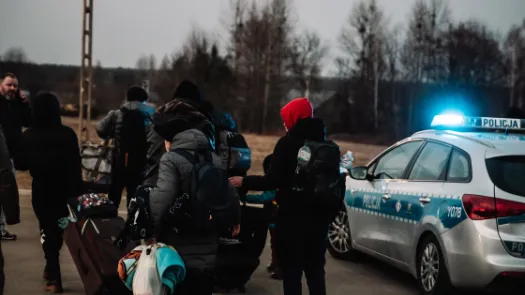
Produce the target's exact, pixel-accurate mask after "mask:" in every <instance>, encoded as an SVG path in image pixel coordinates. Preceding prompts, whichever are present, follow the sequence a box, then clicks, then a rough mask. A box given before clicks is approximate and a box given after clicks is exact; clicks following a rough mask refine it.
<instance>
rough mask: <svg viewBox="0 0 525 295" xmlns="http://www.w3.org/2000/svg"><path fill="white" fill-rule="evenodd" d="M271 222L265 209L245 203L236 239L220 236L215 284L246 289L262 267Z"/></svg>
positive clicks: (227, 287)
mask: <svg viewBox="0 0 525 295" xmlns="http://www.w3.org/2000/svg"><path fill="white" fill-rule="evenodd" d="M267 233H268V221H267V217H266V213H265V211H264V209H263V208H259V207H252V206H250V205H243V206H242V208H241V231H240V233H239V236H238V237H236V238H232V237H228V236H223V237H221V238H220V239H219V249H218V251H217V262H216V266H215V274H214V283H215V287H218V288H220V289H224V290H225V291H231V290H234V289H236V290H238V291H240V292H245V290H246V288H245V285H246V283H247V282H248V281H249V280H250V278H251V276H252V274H253V272H254V271H255V270H256V269H257V267H259V264H260V260H259V257H260V256H261V254H262V252H263V250H264V246H265V245H266V236H267Z"/></svg>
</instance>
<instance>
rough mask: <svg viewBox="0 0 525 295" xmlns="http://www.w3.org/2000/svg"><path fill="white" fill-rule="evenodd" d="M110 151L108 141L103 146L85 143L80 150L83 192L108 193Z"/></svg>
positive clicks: (109, 183)
mask: <svg viewBox="0 0 525 295" xmlns="http://www.w3.org/2000/svg"><path fill="white" fill-rule="evenodd" d="M111 149H112V147H111V146H110V145H109V141H104V142H103V144H101V145H99V144H93V143H87V144H84V145H82V146H81V148H80V158H81V162H82V179H83V181H84V191H85V192H93V193H108V192H109V188H110V186H111V152H110V151H111Z"/></svg>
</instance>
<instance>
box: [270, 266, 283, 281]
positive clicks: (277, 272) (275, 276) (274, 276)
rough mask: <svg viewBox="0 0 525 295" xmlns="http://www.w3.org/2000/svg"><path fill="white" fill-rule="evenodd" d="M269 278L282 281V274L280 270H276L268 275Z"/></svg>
mask: <svg viewBox="0 0 525 295" xmlns="http://www.w3.org/2000/svg"><path fill="white" fill-rule="evenodd" d="M270 278H272V279H274V280H282V279H283V272H282V271H281V269H280V268H276V269H275V270H274V272H273V273H272V274H271V275H270Z"/></svg>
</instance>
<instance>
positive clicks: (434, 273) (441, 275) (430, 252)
mask: <svg viewBox="0 0 525 295" xmlns="http://www.w3.org/2000/svg"><path fill="white" fill-rule="evenodd" d="M417 280H418V285H419V289H420V291H421V294H423V295H441V294H447V295H450V294H454V293H453V292H454V288H453V286H452V283H451V282H450V277H449V274H448V270H447V267H446V265H445V260H444V259H443V252H442V251H441V248H440V246H439V243H438V241H437V239H436V238H435V237H434V236H433V235H429V236H427V237H426V238H425V239H424V240H423V242H422V243H421V245H420V247H419V249H418V255H417Z"/></svg>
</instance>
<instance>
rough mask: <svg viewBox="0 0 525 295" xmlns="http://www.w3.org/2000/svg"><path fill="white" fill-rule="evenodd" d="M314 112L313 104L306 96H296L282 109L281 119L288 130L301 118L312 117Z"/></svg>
mask: <svg viewBox="0 0 525 295" xmlns="http://www.w3.org/2000/svg"><path fill="white" fill-rule="evenodd" d="M313 114H314V109H313V107H312V104H311V103H310V101H309V100H308V99H307V98H306V97H301V98H296V99H294V100H292V101H290V102H289V103H287V104H286V105H285V106H284V107H283V108H282V109H281V119H282V120H283V122H284V126H285V127H286V128H287V129H288V130H291V129H292V128H293V127H294V126H295V124H296V123H297V121H299V120H300V119H304V118H312V117H313Z"/></svg>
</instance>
